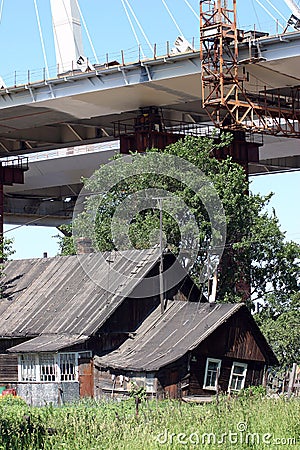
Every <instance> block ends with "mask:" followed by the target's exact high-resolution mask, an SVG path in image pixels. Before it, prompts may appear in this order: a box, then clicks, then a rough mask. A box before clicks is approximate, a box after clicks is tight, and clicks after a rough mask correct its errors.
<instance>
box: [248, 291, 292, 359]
mask: <svg viewBox="0 0 300 450" xmlns="http://www.w3.org/2000/svg"><path fill="white" fill-rule="evenodd" d="M254 317H255V319H256V321H257V323H258V325H259V326H260V328H261V330H262V332H263V333H264V335H265V337H266V338H267V340H268V342H269V343H270V345H271V347H272V348H273V350H274V352H275V354H276V356H277V358H278V360H279V362H280V365H281V366H283V367H287V366H289V367H290V366H291V365H292V364H293V363H297V364H298V365H299V364H300V346H299V336H300V293H299V292H296V293H294V294H292V295H290V296H284V295H281V297H280V299H278V297H277V296H276V295H274V294H272V295H270V296H269V297H268V298H267V301H266V302H265V305H264V306H263V307H262V308H261V311H260V312H259V313H257V314H255V316H254Z"/></svg>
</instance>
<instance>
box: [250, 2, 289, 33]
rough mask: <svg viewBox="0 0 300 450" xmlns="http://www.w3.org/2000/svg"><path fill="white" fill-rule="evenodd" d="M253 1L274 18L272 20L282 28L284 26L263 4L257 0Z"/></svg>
mask: <svg viewBox="0 0 300 450" xmlns="http://www.w3.org/2000/svg"><path fill="white" fill-rule="evenodd" d="M255 1H256V3H257V4H258V5H259V6H260V7H261V8H263V10H264V11H265V12H266V13H267V14H268V15H269V16H270V17H271V18H272V19H273V20H274V22H276V23H278V25H279V26H280V27H281V28H282V29H283V30H284V26H283V25H282V24H281V23H280V22H278V19H277V18H276V17H275V16H273V14H272V13H271V12H270V11H269V10H268V9H267V8H266V7H265V5H263V4H262V3H261V2H260V1H259V0H255Z"/></svg>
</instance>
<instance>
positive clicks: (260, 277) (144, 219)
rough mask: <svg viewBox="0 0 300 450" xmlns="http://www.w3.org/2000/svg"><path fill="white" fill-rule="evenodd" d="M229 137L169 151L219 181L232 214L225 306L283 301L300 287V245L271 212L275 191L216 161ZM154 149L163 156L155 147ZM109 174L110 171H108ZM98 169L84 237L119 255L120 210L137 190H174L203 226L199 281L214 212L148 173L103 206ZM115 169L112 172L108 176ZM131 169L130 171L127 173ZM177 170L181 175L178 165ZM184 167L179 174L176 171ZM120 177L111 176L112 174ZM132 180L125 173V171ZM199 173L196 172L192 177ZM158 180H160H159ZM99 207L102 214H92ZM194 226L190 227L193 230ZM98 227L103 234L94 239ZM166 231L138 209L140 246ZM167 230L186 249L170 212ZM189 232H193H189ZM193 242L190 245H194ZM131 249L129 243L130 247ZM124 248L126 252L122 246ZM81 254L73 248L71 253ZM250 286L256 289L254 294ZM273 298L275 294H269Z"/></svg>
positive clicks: (134, 239)
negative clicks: (256, 188) (116, 217)
mask: <svg viewBox="0 0 300 450" xmlns="http://www.w3.org/2000/svg"><path fill="white" fill-rule="evenodd" d="M229 140H230V138H229V136H228V135H223V136H222V138H221V142H219V143H217V141H216V140H215V139H208V138H192V137H187V138H186V139H184V140H182V141H179V142H177V143H175V144H172V145H170V146H168V147H167V148H166V149H165V150H164V151H163V152H164V154H166V155H175V156H178V157H180V158H183V159H185V160H187V161H189V162H190V163H192V164H193V165H194V166H196V167H198V168H199V169H200V170H201V171H202V172H203V173H204V174H205V175H206V176H207V177H208V178H209V179H210V180H211V181H212V182H213V184H214V187H215V189H216V190H217V192H218V194H219V197H220V199H221V201H222V203H223V207H224V210H225V213H226V225H227V239H226V246H225V251H224V254H223V257H222V260H221V262H220V264H219V269H218V292H217V298H218V299H219V301H226V302H233V301H241V300H243V301H246V302H247V303H248V305H249V306H250V305H251V302H252V299H253V298H256V299H260V300H265V299H266V298H267V297H268V296H269V295H270V294H271V293H273V294H274V296H275V297H276V298H277V299H278V301H279V302H280V301H281V300H280V299H281V297H282V296H283V295H284V296H289V295H291V294H292V293H294V292H296V291H297V290H298V288H299V275H298V273H299V257H300V248H299V246H298V245H297V244H296V243H293V242H286V241H285V234H284V233H283V232H282V231H281V230H280V227H279V223H278V219H277V217H276V215H275V213H273V214H272V215H269V214H268V213H267V212H266V206H267V205H268V203H269V201H270V198H271V196H272V194H270V195H268V196H261V195H257V194H256V195H255V194H253V193H251V190H250V188H251V185H249V183H248V180H247V177H246V175H245V172H244V170H243V168H242V167H241V166H240V165H239V164H236V163H234V162H232V160H231V159H230V158H227V159H226V160H224V161H219V160H217V159H216V158H214V157H212V151H213V150H214V149H215V148H216V147H217V146H224V145H228V143H229ZM149 152H154V153H155V152H161V150H157V149H151V150H149ZM132 164H135V165H136V166H137V168H139V167H143V155H136V157H135V158H134V161H133V163H132ZM102 169H103V168H102ZM102 169H101V173H100V170H98V171H96V172H95V174H94V176H93V177H92V178H91V179H87V180H84V185H85V188H86V189H87V190H88V191H89V193H90V194H89V196H88V197H87V201H86V204H85V209H84V211H83V212H82V213H81V214H80V215H79V216H78V217H77V219H76V227H77V229H80V230H81V231H82V232H83V234H84V235H86V236H88V235H90V238H91V239H92V240H93V245H94V247H95V248H97V249H98V250H99V251H106V250H113V249H114V248H115V243H114V240H113V236H112V233H111V220H112V216H113V214H114V212H115V210H116V207H117V206H118V205H120V204H121V203H122V201H123V200H124V199H125V198H127V197H128V196H130V195H132V194H133V193H135V192H138V191H140V190H142V189H144V188H146V187H149V186H153V182H155V186H156V188H159V189H165V190H167V191H168V192H173V193H175V194H176V195H177V196H178V197H180V198H182V199H183V201H184V202H185V203H186V204H188V206H189V208H190V210H191V212H192V214H193V215H194V217H195V218H196V221H197V223H198V226H199V236H198V238H199V251H198V257H197V260H196V263H195V265H194V267H193V270H192V275H193V277H194V279H195V281H196V283H198V282H199V273H200V271H201V270H202V269H203V264H204V262H205V260H206V259H207V255H208V253H209V243H210V241H211V226H210V221H209V217H208V215H207V211H206V210H205V207H204V205H203V202H202V200H201V198H200V197H199V195H198V194H197V193H196V194H195V192H193V191H192V190H191V189H188V188H186V187H185V186H184V185H182V184H181V183H180V182H179V181H178V180H177V179H175V178H171V179H170V178H168V177H165V176H157V175H155V176H153V174H151V173H148V174H143V175H141V176H133V177H130V176H128V177H126V176H125V179H124V180H122V182H120V183H117V184H116V185H115V186H114V187H113V189H110V190H109V192H107V193H106V194H105V195H104V196H103V198H102V201H101V204H100V205H99V198H98V197H97V195H96V194H97V191H98V188H99V184H101V183H102V182H103V179H102V178H103V170H102ZM112 170H115V168H112V167H107V177H108V178H109V176H110V171H112ZM122 170H124V168H122ZM171 170H173V171H174V173H175V172H176V167H175V166H174V167H172V168H171ZM177 170H179V169H177ZM112 175H113V174H112V173H111V176H112ZM125 175H126V174H125ZM191 176H193V174H191ZM154 178H155V179H154ZM95 209H97V214H96V217H92V216H91V214H90V211H94V210H95ZM188 226H189V221H188V220H187V221H186V223H185V227H186V228H188ZM94 227H95V229H96V232H95V233H92V234H91V230H92V229H93V228H94ZM158 229H159V212H158V210H157V209H155V208H148V209H145V210H143V211H141V212H139V213H138V214H137V215H136V216H135V217H134V219H133V220H132V221H131V223H130V226H129V237H130V240H131V243H133V245H134V247H135V248H145V247H149V246H151V245H152V244H153V234H155V233H157V230H158ZM163 231H164V233H165V235H166V239H167V243H168V247H169V248H170V249H171V250H172V251H173V252H174V253H176V252H177V251H178V248H179V247H180V245H181V235H180V230H179V229H178V226H177V224H176V221H175V220H174V218H173V217H172V215H171V214H167V213H164V214H163ZM187 235H188V234H187ZM61 242H62V243H61V248H62V251H63V252H64V254H65V252H66V251H69V248H70V247H69V244H70V242H69V243H68V244H66V240H63V241H61ZM193 244H194V243H193V242H190V243H189V242H187V243H186V245H187V246H188V245H193ZM124 245H125V247H126V243H125V244H124ZM118 248H120V247H118ZM71 251H74V248H72V249H71ZM249 287H250V288H251V289H249ZM268 298H269V297H268Z"/></svg>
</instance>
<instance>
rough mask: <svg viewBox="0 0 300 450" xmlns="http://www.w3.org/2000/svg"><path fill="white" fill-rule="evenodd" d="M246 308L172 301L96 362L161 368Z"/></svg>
mask: <svg viewBox="0 0 300 450" xmlns="http://www.w3.org/2000/svg"><path fill="white" fill-rule="evenodd" d="M245 310H247V308H246V306H245V305H244V304H242V303H239V304H230V303H229V304H224V303H223V304H221V303H213V304H212V303H190V302H180V301H173V302H169V307H168V309H167V311H166V312H165V313H164V314H163V315H161V314H160V310H159V308H156V310H155V311H154V312H153V313H152V314H151V316H149V318H148V319H147V320H146V321H145V322H144V323H143V324H142V326H141V327H140V328H139V329H138V330H137V333H136V336H135V338H134V339H131V340H128V341H126V342H125V343H124V344H123V345H121V347H120V348H119V349H118V350H116V351H114V352H112V353H110V354H108V355H105V356H102V357H95V363H96V365H98V366H99V367H111V368H115V369H122V370H135V371H155V370H158V369H160V368H161V367H164V366H166V365H167V364H170V363H172V362H174V361H176V360H178V359H179V358H180V357H182V356H184V355H185V354H186V353H187V352H188V351H191V350H193V349H195V348H196V347H197V346H198V345H199V344H200V343H201V342H203V341H205V339H206V338H207V337H209V336H210V335H211V334H212V333H214V331H216V330H217V329H218V328H219V327H220V326H221V325H223V324H224V323H225V322H226V321H227V320H228V319H229V318H231V317H232V316H234V315H235V314H239V313H240V312H245ZM247 312H248V311H246V313H247ZM249 315H250V313H249ZM249 315H248V314H247V316H248V318H249V320H250V321H251V322H252V324H253V327H254V329H255V334H256V336H257V337H258V338H259V339H260V341H261V345H262V346H263V347H264V350H265V352H266V353H267V352H268V353H269V355H270V357H271V356H273V360H275V361H276V358H275V356H274V354H273V352H272V350H271V349H270V347H269V345H268V344H267V342H266V340H265V339H264V337H263V336H262V333H261V332H260V330H259V328H258V327H257V325H256V324H255V321H254V319H253V318H252V316H251V315H250V316H249Z"/></svg>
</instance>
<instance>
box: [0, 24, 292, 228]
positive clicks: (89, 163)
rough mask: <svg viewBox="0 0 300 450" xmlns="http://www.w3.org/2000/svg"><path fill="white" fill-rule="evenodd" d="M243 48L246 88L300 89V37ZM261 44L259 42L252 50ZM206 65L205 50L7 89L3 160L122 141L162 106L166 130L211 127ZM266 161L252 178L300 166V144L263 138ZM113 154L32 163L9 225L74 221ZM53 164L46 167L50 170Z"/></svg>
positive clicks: (0, 97) (16, 192) (1, 106)
mask: <svg viewBox="0 0 300 450" xmlns="http://www.w3.org/2000/svg"><path fill="white" fill-rule="evenodd" d="M254 42H255V46H256V49H257V52H256V57H255V58H253V57H252V56H251V58H250V57H249V42H248V41H247V42H245V43H242V44H241V48H240V53H239V54H240V60H241V62H242V64H243V66H244V68H245V69H244V70H245V73H247V78H248V82H247V83H246V88H247V90H250V91H251V89H253V90H254V89H255V90H256V91H257V90H259V89H261V90H264V89H265V86H267V88H268V90H269V91H270V92H271V91H272V90H274V89H278V88H280V89H281V90H284V89H289V88H290V87H299V86H300V55H299V53H300V52H299V48H300V33H299V32H293V33H288V34H286V35H284V36H277V37H262V38H260V39H256V40H255V41H253V43H254ZM253 45H254V44H253ZM200 73H201V63H200V57H199V53H198V52H190V53H184V54H178V55H166V56H164V57H157V58H156V59H152V60H147V61H142V62H135V63H132V64H126V65H122V64H118V63H117V62H115V63H114V65H107V66H105V65H103V66H98V67H96V68H95V70H92V71H89V72H86V73H81V72H80V73H76V74H74V73H70V74H65V75H64V76H63V77H59V78H56V79H52V80H42V81H40V82H35V83H28V84H27V85H22V86H15V87H9V88H6V89H2V90H0V156H1V157H6V156H8V157H11V156H15V155H22V154H28V153H34V152H42V151H51V150H52V149H63V148H66V147H75V146H79V145H88V146H90V145H92V144H95V143H105V142H111V141H113V142H115V143H116V144H117V137H118V136H117V135H116V126H118V125H116V124H117V123H119V122H120V121H122V122H123V123H124V121H125V122H126V121H127V120H133V119H134V118H135V117H136V116H137V114H138V113H139V111H140V108H144V107H150V106H157V107H159V108H161V111H162V114H163V120H164V124H165V126H166V127H167V128H168V129H170V130H171V129H172V127H174V124H175V123H177V124H178V123H184V124H186V125H188V127H189V128H190V130H192V129H193V128H195V129H196V128H197V127H198V126H205V125H207V124H208V117H207V114H206V112H205V111H204V110H203V109H202V106H201V98H200V96H201V83H200ZM263 139H264V145H263V146H262V147H261V148H260V156H259V162H258V163H254V164H250V165H249V173H250V175H251V174H260V173H269V172H274V171H275V172H278V171H285V170H297V169H299V168H300V146H299V140H298V139H292V138H289V139H288V138H285V137H282V136H280V134H279V135H278V136H267V135H266V136H264V137H263ZM112 153H113V151H112V150H108V151H105V150H101V151H99V152H97V151H96V152H86V153H85V154H83V155H80V156H79V155H77V156H70V157H68V158H60V159H59V160H57V159H53V160H51V161H50V160H48V161H45V162H42V161H39V162H33V163H31V168H30V170H29V172H28V173H27V174H26V177H25V185H24V186H12V187H7V188H5V195H6V197H5V213H6V222H8V223H9V222H10V223H27V222H30V221H31V220H32V221H33V223H36V224H40V225H42V224H43V225H58V224H59V223H62V222H64V221H70V218H71V211H72V205H73V202H74V199H75V198H76V196H77V195H78V192H79V190H80V189H81V186H82V185H81V183H80V177H81V176H90V175H91V174H92V173H93V171H94V170H95V168H96V167H97V166H98V165H99V164H100V163H102V162H105V161H107V160H108V158H109V157H110V156H111V154H112ZM46 166H47V169H46Z"/></svg>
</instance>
